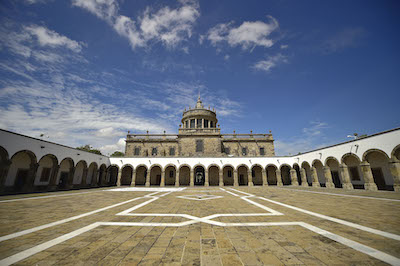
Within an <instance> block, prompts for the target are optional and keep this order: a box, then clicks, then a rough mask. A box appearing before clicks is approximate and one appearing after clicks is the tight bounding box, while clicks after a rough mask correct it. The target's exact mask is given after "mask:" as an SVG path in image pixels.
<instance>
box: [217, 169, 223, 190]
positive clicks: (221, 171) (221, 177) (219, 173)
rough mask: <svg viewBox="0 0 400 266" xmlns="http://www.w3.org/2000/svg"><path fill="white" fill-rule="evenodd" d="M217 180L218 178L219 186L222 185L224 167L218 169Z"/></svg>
mask: <svg viewBox="0 0 400 266" xmlns="http://www.w3.org/2000/svg"><path fill="white" fill-rule="evenodd" d="M218 180H219V186H220V187H223V186H224V169H219V170H218Z"/></svg>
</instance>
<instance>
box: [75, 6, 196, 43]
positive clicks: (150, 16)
mask: <svg viewBox="0 0 400 266" xmlns="http://www.w3.org/2000/svg"><path fill="white" fill-rule="evenodd" d="M180 3H181V5H182V6H181V7H179V8H176V9H171V8H170V7H163V8H161V9H160V10H158V11H155V12H154V11H153V10H152V9H151V8H150V7H147V8H146V9H145V11H144V12H143V13H142V14H141V15H140V16H138V18H137V20H136V21H134V20H133V19H131V18H129V17H127V16H123V15H120V14H119V7H118V4H117V2H116V1H113V0H88V1H87V0H73V5H75V6H77V7H80V8H83V9H86V10H87V11H89V12H91V13H93V14H95V15H96V16H97V17H99V18H101V19H103V20H105V21H107V22H108V23H109V24H110V25H111V26H112V27H113V28H114V30H115V31H116V32H117V33H118V34H119V35H121V36H123V37H125V38H127V39H128V40H129V43H130V45H131V47H132V48H133V49H135V48H137V47H144V46H147V45H148V44H149V42H161V43H163V44H164V45H165V46H167V47H170V48H175V47H176V46H177V45H178V44H179V43H181V42H182V41H184V40H186V39H187V38H190V37H191V35H192V28H193V25H194V23H195V22H196V20H197V18H198V17H199V16H200V12H199V5H198V3H197V2H195V1H180Z"/></svg>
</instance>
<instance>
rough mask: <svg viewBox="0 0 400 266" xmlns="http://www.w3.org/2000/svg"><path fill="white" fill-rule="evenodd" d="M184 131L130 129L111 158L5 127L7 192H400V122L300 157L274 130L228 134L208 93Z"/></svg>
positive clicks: (0, 146)
mask: <svg viewBox="0 0 400 266" xmlns="http://www.w3.org/2000/svg"><path fill="white" fill-rule="evenodd" d="M181 122H182V124H181V126H180V128H179V132H178V134H176V135H168V134H158V135H154V134H143V135H137V134H136V135H135V134H128V136H127V140H126V142H127V144H126V156H125V157H121V158H109V157H107V156H102V155H97V154H92V153H88V152H85V151H81V150H77V149H74V148H71V147H67V146H64V145H60V144H57V143H52V142H48V141H45V140H42V139H36V138H32V137H28V136H24V135H21V134H17V133H13V132H10V131H6V130H1V129H0V193H2V194H7V193H20V192H32V191H54V190H67V189H79V188H90V187H102V186H161V187H162V186H204V187H209V186H257V185H258V186H313V187H327V188H338V189H366V190H394V191H400V128H395V129H392V130H388V131H384V132H380V133H376V134H374V135H370V136H368V137H364V138H359V139H355V140H351V141H347V142H343V143H339V144H336V145H332V146H329V147H325V148H320V149H317V150H313V151H308V152H304V153H301V154H298V155H294V156H275V152H274V143H273V142H274V140H273V138H272V135H271V134H270V133H269V134H252V133H251V134H235V133H234V134H221V133H220V127H219V125H218V120H217V116H216V113H215V111H214V110H211V109H210V108H208V109H206V108H204V107H203V104H202V102H201V100H200V98H199V99H198V101H197V104H196V107H195V108H194V109H190V108H189V110H185V111H184V112H183V116H182V121H181Z"/></svg>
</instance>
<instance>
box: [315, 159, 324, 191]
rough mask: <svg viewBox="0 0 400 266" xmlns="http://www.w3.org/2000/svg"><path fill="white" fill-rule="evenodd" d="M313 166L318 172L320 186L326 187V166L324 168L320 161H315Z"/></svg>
mask: <svg viewBox="0 0 400 266" xmlns="http://www.w3.org/2000/svg"><path fill="white" fill-rule="evenodd" d="M312 166H313V167H314V168H315V169H316V170H317V176H318V182H319V184H320V186H321V187H326V185H325V176H324V170H323V168H324V166H323V164H322V162H321V161H320V160H318V159H315V160H314V161H313V162H312Z"/></svg>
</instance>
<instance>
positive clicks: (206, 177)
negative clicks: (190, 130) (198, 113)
mask: <svg viewBox="0 0 400 266" xmlns="http://www.w3.org/2000/svg"><path fill="white" fill-rule="evenodd" d="M203 126H204V121H203ZM204 175H205V177H204V186H205V187H208V186H209V185H210V183H209V181H208V170H205V171H204Z"/></svg>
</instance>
